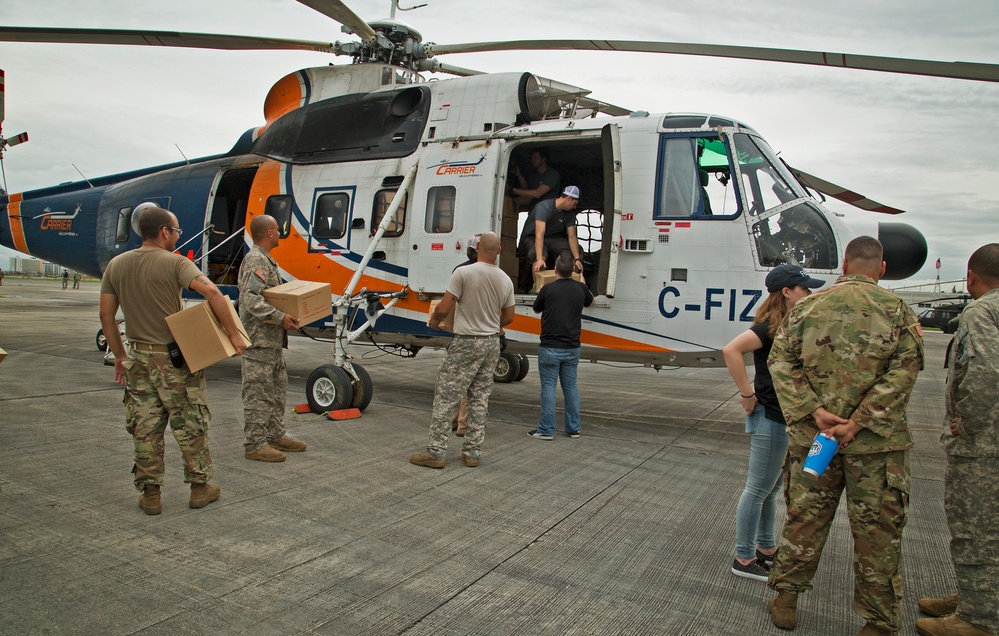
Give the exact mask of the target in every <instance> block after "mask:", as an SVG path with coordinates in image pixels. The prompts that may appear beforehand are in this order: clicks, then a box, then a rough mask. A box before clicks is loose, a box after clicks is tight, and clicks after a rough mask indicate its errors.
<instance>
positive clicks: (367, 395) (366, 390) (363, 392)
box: [347, 364, 375, 411]
mask: <svg viewBox="0 0 999 636" xmlns="http://www.w3.org/2000/svg"><path fill="white" fill-rule="evenodd" d="M351 366H353V367H354V372H355V373H356V374H357V378H358V379H357V380H355V381H354V382H352V383H351V386H352V388H353V390H354V399H353V400H351V403H350V405H351V406H353V407H354V408H356V409H357V410H358V411H363V410H364V409H366V408H368V405H369V404H371V395H372V394H373V393H374V390H375V388H374V385H373V384H372V383H371V376H370V375H368V372H367V371H365V370H364V367H362V366H361V365H359V364H353V365H351ZM347 375H350V374H349V373H348V374H347Z"/></svg>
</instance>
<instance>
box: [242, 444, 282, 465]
mask: <svg viewBox="0 0 999 636" xmlns="http://www.w3.org/2000/svg"><path fill="white" fill-rule="evenodd" d="M243 457H245V458H246V459H255V460H257V461H258V462H283V461H284V459H285V454H284V453H282V452H281V451H279V450H278V449H276V448H274V447H272V446H270V445H269V444H264V445H263V446H261V447H260V448H258V449H257V450H255V451H253V452H250V453H243Z"/></svg>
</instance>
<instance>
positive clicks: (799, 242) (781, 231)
mask: <svg viewBox="0 0 999 636" xmlns="http://www.w3.org/2000/svg"><path fill="white" fill-rule="evenodd" d="M753 236H754V238H755V239H756V252H757V254H758V256H759V259H760V265H763V266H764V267H775V266H777V265H780V264H781V263H790V264H792V265H800V266H801V267H806V268H808V269H835V267H836V266H837V265H838V263H837V262H836V239H835V237H834V236H833V232H832V229H831V228H830V227H829V223H828V222H827V221H826V219H825V217H823V216H822V214H821V213H820V212H819V211H818V210H817V209H816V208H815V207H814V206H813V205H812V204H810V203H807V202H802V203H799V204H798V205H794V206H791V207H789V208H787V209H785V210H782V211H780V212H777V213H775V214H771V215H769V216H767V217H766V218H763V219H760V221H759V222H758V223H756V224H755V225H753Z"/></svg>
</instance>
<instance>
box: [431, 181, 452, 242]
mask: <svg viewBox="0 0 999 636" xmlns="http://www.w3.org/2000/svg"><path fill="white" fill-rule="evenodd" d="M455 193H456V190H455V188H454V186H437V187H434V188H430V189H429V190H427V220H426V224H425V225H424V229H425V230H426V232H427V234H447V233H449V232H451V230H453V229H454V198H455Z"/></svg>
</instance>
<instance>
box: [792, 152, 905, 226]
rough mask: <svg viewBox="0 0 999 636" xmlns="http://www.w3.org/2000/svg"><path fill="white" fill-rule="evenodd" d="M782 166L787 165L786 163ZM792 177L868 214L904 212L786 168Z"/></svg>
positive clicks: (800, 171)
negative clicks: (791, 173) (792, 174)
mask: <svg viewBox="0 0 999 636" xmlns="http://www.w3.org/2000/svg"><path fill="white" fill-rule="evenodd" d="M784 165H787V164H786V163H785V164H784ZM787 167H788V168H789V169H790V170H791V172H793V173H794V176H796V177H798V179H800V180H801V182H802V183H804V184H805V185H806V186H808V187H809V188H811V189H813V190H818V191H819V192H821V193H822V194H825V195H828V196H831V197H832V198H834V199H839V200H840V201H842V202H844V203H849V204H850V205H852V206H854V207H856V208H860V209H861V210H867V211H868V212H879V213H881V214H902V213H904V212H905V210H899V209H898V208H893V207H890V206H887V205H884V204H883V203H878V202H877V201H874V200H873V199H868V198H867V197H865V196H864V195H862V194H858V193H856V192H853V191H851V190H847V189H846V188H844V187H842V186H838V185H836V184H835V183H830V182H829V181H826V180H825V179H820V178H818V177H816V176H815V175H811V174H808V173H807V172H805V171H804V170H798V169H797V168H792V167H791V166H787Z"/></svg>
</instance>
